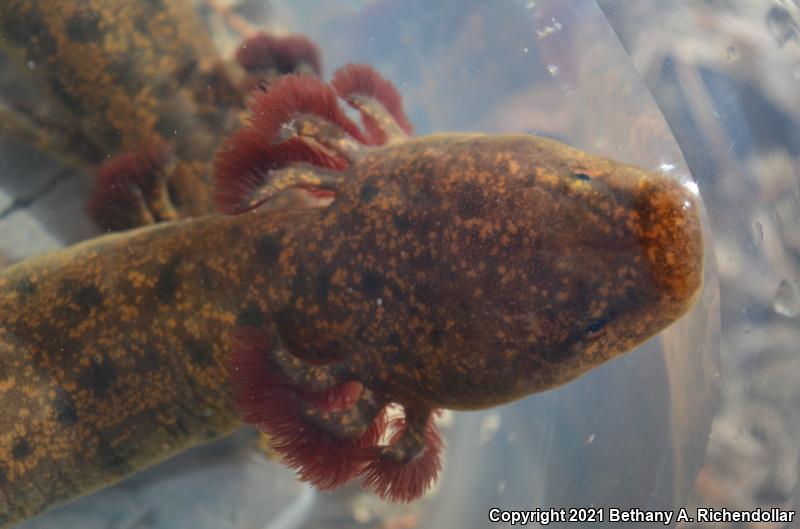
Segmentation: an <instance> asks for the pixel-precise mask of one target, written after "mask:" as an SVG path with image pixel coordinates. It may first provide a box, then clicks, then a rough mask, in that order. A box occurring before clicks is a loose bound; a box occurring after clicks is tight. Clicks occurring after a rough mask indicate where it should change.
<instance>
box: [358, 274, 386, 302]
mask: <svg viewBox="0 0 800 529" xmlns="http://www.w3.org/2000/svg"><path fill="white" fill-rule="evenodd" d="M361 289H362V290H363V291H364V294H366V295H367V297H369V298H378V297H380V296H381V294H383V276H382V275H381V274H379V273H378V272H373V271H371V270H367V271H365V272H363V273H362V274H361Z"/></svg>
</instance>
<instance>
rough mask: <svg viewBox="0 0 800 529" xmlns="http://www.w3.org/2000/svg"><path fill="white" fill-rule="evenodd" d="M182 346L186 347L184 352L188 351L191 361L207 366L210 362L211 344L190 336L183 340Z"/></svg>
mask: <svg viewBox="0 0 800 529" xmlns="http://www.w3.org/2000/svg"><path fill="white" fill-rule="evenodd" d="M183 346H184V347H185V348H186V352H187V353H189V356H190V357H191V359H192V362H194V363H195V364H197V365H199V366H207V365H209V364H210V363H211V358H212V354H211V353H212V350H211V346H210V345H208V344H207V343H206V342H202V341H200V340H195V339H193V338H192V339H189V340H186V341H184V343H183Z"/></svg>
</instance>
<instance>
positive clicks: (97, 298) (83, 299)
mask: <svg viewBox="0 0 800 529" xmlns="http://www.w3.org/2000/svg"><path fill="white" fill-rule="evenodd" d="M59 296H60V297H61V299H62V300H63V303H61V304H58V305H56V306H55V307H54V309H53V314H54V318H55V319H56V320H58V321H60V322H63V323H64V325H65V326H75V325H78V324H79V323H80V322H81V321H83V320H84V319H86V318H87V317H88V316H89V315H90V312H91V310H92V309H93V308H96V307H99V306H100V305H102V304H103V294H102V293H101V292H100V289H99V288H97V287H96V286H94V285H84V284H82V283H81V282H79V281H76V280H74V279H65V280H63V281H62V282H61V283H60V285H59Z"/></svg>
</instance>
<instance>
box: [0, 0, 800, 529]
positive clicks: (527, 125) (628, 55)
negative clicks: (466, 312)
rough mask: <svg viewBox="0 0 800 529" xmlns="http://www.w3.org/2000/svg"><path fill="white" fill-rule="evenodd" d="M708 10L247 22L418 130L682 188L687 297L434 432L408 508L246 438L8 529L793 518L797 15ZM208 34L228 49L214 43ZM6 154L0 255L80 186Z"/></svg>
mask: <svg viewBox="0 0 800 529" xmlns="http://www.w3.org/2000/svg"><path fill="white" fill-rule="evenodd" d="M251 4H255V3H251ZM564 4H566V5H564ZM726 6H727V7H725V8H724V9H726V10H727V11H726V12H725V15H722V14H720V13H718V12H716V11H715V10H714V9H711V8H708V9H706V8H704V7H703V6H702V5H701V3H697V2H685V3H682V2H656V1H652V2H650V1H646V2H637V3H628V2H616V1H611V0H606V1H599V2H597V3H595V2H593V1H588V0H581V1H577V2H570V3H564V2H557V1H554V0H550V1H541V0H537V1H536V2H532V1H524V0H519V1H516V0H508V1H505V2H492V3H486V2H481V1H477V0H475V1H473V0H468V1H455V0H451V1H445V2H440V3H437V4H436V7H435V8H433V7H431V4H430V2H424V1H422V0H414V1H406V2H390V1H378V2H361V1H356V0H352V1H348V2H322V1H317V0H301V1H292V2H289V1H276V2H271V3H270V4H269V8H268V9H266V10H264V9H260V10H256V12H257V13H258V14H259V15H258V16H259V17H260V18H257V20H258V21H260V22H263V23H264V24H267V25H268V27H269V28H271V29H281V30H286V31H291V32H297V33H301V34H304V35H307V36H309V37H310V38H312V39H313V40H315V41H316V42H318V43H320V45H321V47H322V49H323V62H324V76H326V77H327V76H329V75H330V73H331V72H332V71H333V70H335V69H336V68H337V67H338V66H341V65H342V64H345V63H347V62H352V61H355V62H367V63H370V64H372V65H373V66H375V67H376V68H377V69H378V71H380V72H381V73H382V74H383V75H385V76H387V77H388V78H390V79H392V80H393V81H394V82H395V84H396V85H397V86H398V87H399V88H400V91H401V93H402V95H403V98H404V102H405V106H406V109H407V111H408V113H409V115H410V118H411V121H412V122H413V123H414V124H415V127H416V132H417V133H418V134H426V133H430V132H436V131H445V130H451V131H483V132H508V131H536V132H537V133H538V134H541V135H545V136H550V137H553V138H556V139H559V140H561V141H566V142H568V143H571V144H573V145H575V146H577V147H579V148H581V149H584V150H587V151H590V152H593V153H597V154H601V155H605V156H608V157H610V158H614V159H618V160H624V161H627V162H631V163H635V164H637V165H640V166H643V167H647V168H650V169H653V170H660V171H662V172H665V173H667V174H669V175H670V176H671V177H673V178H675V179H678V180H679V181H681V182H683V183H684V184H686V185H687V186H694V188H696V189H698V190H699V196H700V197H701V198H702V200H703V203H704V207H705V209H704V215H705V216H704V229H705V234H706V241H705V243H706V256H707V257H706V270H705V285H704V289H703V291H702V293H701V296H700V299H699V302H698V304H697V305H696V307H695V308H694V309H693V310H692V312H691V313H690V314H689V315H687V316H686V317H685V318H684V319H682V320H681V321H679V322H678V323H677V324H675V325H674V326H672V327H670V328H669V329H668V330H667V331H665V332H664V333H662V335H660V336H659V337H657V338H655V339H653V340H650V341H649V342H647V343H646V344H644V345H642V346H641V347H639V348H638V349H637V350H636V351H635V352H633V353H631V354H629V355H626V356H624V357H622V358H620V359H618V360H616V361H614V362H611V363H609V364H607V365H605V366H603V367H601V368H600V369H597V370H595V371H593V372H591V373H589V374H588V375H586V376H584V377H582V378H580V379H579V380H577V381H575V382H573V383H571V384H568V385H566V386H564V387H562V388H559V389H557V390H554V391H549V392H546V393H543V394H540V395H534V396H531V397H529V398H526V399H524V400H521V401H519V402H516V403H513V404H510V405H507V406H503V407H500V408H495V409H492V410H487V411H484V412H472V413H455V414H453V415H452V417H448V421H449V422H448V423H447V424H445V425H444V426H443V431H444V433H445V438H446V441H447V444H448V446H447V450H446V456H445V467H444V472H443V475H442V476H441V479H440V483H439V486H438V487H437V488H436V490H434V491H433V492H432V493H431V494H429V495H428V496H427V497H426V498H424V499H423V500H421V501H419V502H417V503H414V504H412V505H409V506H397V505H389V504H386V503H383V502H379V501H378V500H376V499H375V497H374V496H373V495H371V494H369V493H365V492H361V491H359V490H358V488H357V487H350V488H347V489H345V490H342V491H338V492H334V493H319V492H315V491H311V490H310V489H308V488H304V487H303V486H302V485H301V484H298V483H297V482H296V481H295V480H294V479H293V477H292V476H291V473H290V472H288V471H287V470H285V469H284V468H283V467H282V466H281V465H279V464H276V463H274V462H272V461H269V460H268V459H267V458H266V457H265V456H264V455H263V453H262V452H261V451H259V449H258V448H257V446H256V439H255V437H254V435H253V434H252V432H247V431H245V432H243V433H241V434H239V435H238V436H237V437H235V438H234V439H232V440H228V441H225V442H222V443H218V444H214V445H211V446H208V447H205V448H203V449H200V450H195V451H191V452H189V453H186V454H184V455H182V456H180V457H179V458H178V459H176V460H173V461H170V462H167V463H166V464H164V465H160V466H157V467H154V468H152V469H149V470H147V471H146V472H144V473H142V474H140V475H138V476H136V477H134V478H133V479H131V480H127V481H125V482H123V483H122V484H120V485H119V486H116V487H112V488H111V489H108V490H105V491H101V492H98V493H96V494H93V495H90V496H88V497H86V498H84V499H81V500H79V501H77V502H75V503H73V504H71V505H68V506H65V507H62V508H59V509H56V510H54V511H52V512H50V513H48V514H46V515H44V516H42V517H41V518H39V519H37V520H32V521H30V522H28V523H27V524H24V525H23V527H28V528H34V527H36V528H45V527H63V526H80V527H87V528H92V527H97V528H100V527H124V528H127V527H131V528H133V527H158V528H172V527H176V528H177V527H194V528H198V529H202V528H204V527H208V528H212V527H213V528H252V527H269V528H271V529H276V528H281V529H283V528H286V529H289V528H294V527H380V526H381V524H383V526H394V527H436V528H441V529H447V528H449V527H453V528H456V527H459V528H460V527H480V526H484V525H486V526H489V524H488V522H486V520H487V518H486V516H487V513H488V511H489V509H490V508H491V507H493V506H498V505H499V506H503V507H506V508H511V509H532V508H535V507H542V508H549V507H551V506H556V507H560V506H565V507H571V506H574V507H589V506H626V507H627V506H630V507H634V506H635V507H640V508H643V509H677V508H680V507H683V506H689V507H690V508H692V509H693V508H694V507H696V506H726V507H729V508H731V509H752V508H756V507H761V508H769V507H772V506H779V507H782V508H794V507H796V505H797V502H798V498H797V497H796V495H797V493H796V491H797V490H800V487H798V486H797V485H798V482H800V477H799V476H798V472H797V471H796V469H797V465H796V461H797V458H798V457H800V452H798V447H797V446H796V442H793V441H792V440H793V439H797V436H798V434H800V416H798V413H800V412H798V411H797V410H796V408H797V407H796V405H795V404H794V403H796V402H797V398H798V394H797V393H796V390H795V388H798V387H800V384H798V376H797V375H795V373H798V372H800V371H799V370H798V368H799V367H800V365H798V362H800V359H799V358H798V356H797V354H796V344H797V340H798V339H800V332H798V329H797V325H796V324H797V322H796V319H793V318H796V317H797V315H798V314H800V289H799V288H798V282H797V281H798V280H797V277H798V276H799V274H800V270H798V263H797V256H798V255H800V251H798V249H800V239H798V236H797V235H796V234H797V233H798V231H797V228H798V226H797V219H798V216H797V215H796V213H797V212H798V211H799V210H798V208H799V207H800V199H798V193H797V189H798V187H797V181H798V177H800V174H798V172H797V167H800V164H799V163H798V152H800V140H799V139H798V138H800V125H799V124H800V113H799V112H800V111H798V109H800V105H798V103H800V101H798V99H797V97H798V96H797V93H798V92H797V90H796V81H792V80H790V77H791V75H792V72H794V71H796V68H797V64H798V47H797V29H796V28H797V20H798V19H797V16H796V13H797V10H796V9H795V7H796V6H793V5H792V4H791V2H783V3H781V4H780V5H777V4H776V6H773V7H771V8H769V9H766V8H763V7H760V3H758V2H748V1H744V0H740V1H734V2H727V3H726ZM249 8H250V9H252V8H253V7H252V6H250V7H249ZM210 19H211V27H212V29H214V31H215V34H216V38H217V44H218V45H219V46H221V47H222V48H223V49H229V46H230V45H231V43H232V42H234V41H235V38H234V37H232V36H231V35H230V34H229V33H227V32H226V31H227V30H225V29H224V25H221V24H220V23H219V20H215V19H214V18H213V17H210ZM226 46H228V48H226ZM27 65H28V67H29V68H31V70H34V69H39V68H40V65H38V64H37V63H36V62H35V61H29V62H28V63H27ZM4 82H5V81H4ZM2 86H5V84H3V85H2ZM4 93H5V92H4ZM20 97H21V96H20ZM20 149H21V148H20V147H19V146H17V145H16V144H11V143H9V142H2V143H0V159H2V160H3V162H4V165H3V167H0V188H2V193H3V196H2V198H0V208H2V209H0V248H2V251H3V252H4V253H5V254H6V256H7V257H8V258H9V259H11V260H16V259H20V258H23V257H25V256H27V255H33V254H36V253H40V252H42V251H44V250H46V249H51V248H55V247H58V246H60V245H62V244H66V243H71V242H76V241H78V240H81V239H84V238H86V237H88V236H90V235H92V234H93V233H94V232H93V230H94V228H92V226H91V223H89V222H88V221H87V220H86V217H85V214H84V211H83V202H84V200H85V196H86V194H87V193H88V187H89V185H88V184H87V181H86V179H82V178H81V177H80V176H79V175H78V176H76V175H75V174H74V173H69V174H68V175H66V176H65V175H64V174H62V173H59V171H62V170H63V169H62V168H60V167H58V166H57V165H55V164H53V163H52V162H50V161H48V160H46V159H45V158H43V157H42V156H39V155H35V154H34V153H35V151H33V150H30V149H29V150H20ZM21 174H24V175H29V176H27V177H26V178H21V177H20V176H19V175H21ZM59 175H60V176H59ZM20 199H22V200H20ZM718 265H719V266H718ZM723 388H724V391H723ZM786 469H789V470H786ZM792 469H794V470H792ZM501 526H502V525H493V527H501ZM603 526H610V525H607V524H595V525H593V527H603ZM687 526H691V527H703V525H702V524H700V523H696V524H689V525H687Z"/></svg>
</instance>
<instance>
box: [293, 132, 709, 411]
mask: <svg viewBox="0 0 800 529" xmlns="http://www.w3.org/2000/svg"><path fill="white" fill-rule="evenodd" d="M352 171H353V173H354V175H355V178H354V179H353V180H352V181H351V182H350V183H349V184H348V185H346V186H345V187H344V188H343V190H342V191H341V193H340V194H339V196H338V197H337V199H336V201H335V202H334V203H333V204H332V205H331V206H330V207H329V208H328V209H327V210H326V211H325V212H324V213H323V221H322V222H321V223H320V226H319V228H318V230H317V231H316V233H315V234H314V235H313V236H312V238H313V239H314V240H313V242H311V243H310V246H311V247H313V248H316V249H317V250H318V251H317V252H316V253H315V254H314V255H306V256H304V259H306V260H307V262H318V263H319V270H320V273H321V274H322V275H321V276H320V275H319V274H318V275H316V276H314V277H312V278H310V279H309V283H308V284H307V288H306V287H303V286H300V287H299V288H297V289H296V291H295V294H296V298H295V302H296V303H299V304H300V306H304V307H308V306H313V307H314V308H315V310H319V312H317V313H315V316H314V317H312V318H310V319H309V318H303V320H304V324H303V325H302V328H303V331H301V334H302V335H304V336H306V337H311V336H316V337H323V338H322V339H323V343H320V342H317V343H316V344H312V343H311V342H305V343H302V345H301V342H303V340H299V341H298V342H297V348H298V349H303V348H306V349H313V348H314V347H315V346H317V345H318V346H319V347H321V349H323V350H326V349H327V350H334V349H335V350H336V354H337V355H341V356H345V357H348V356H350V357H352V360H353V362H355V363H356V364H357V365H358V366H359V367H358V369H359V372H360V379H361V380H364V381H369V382H365V383H366V384H368V385H369V384H372V385H373V386H377V387H383V388H384V390H385V391H386V392H387V393H388V394H390V395H392V396H393V398H396V399H397V400H400V401H404V400H421V401H424V402H425V404H427V405H430V406H432V407H447V408H456V409H459V408H460V409H470V408H480V407H485V406H490V405H494V404H498V403H502V402H507V401H510V400H513V399H516V398H519V397H522V396H524V395H527V394H529V393H532V392H536V391H540V390H543V389H547V388H549V387H552V386H556V385H559V384H562V383H564V382H567V381H568V380H571V379H573V378H575V377H577V376H579V375H580V374H582V373H585V372H586V371H588V370H590V369H592V368H594V367H596V366H598V365H600V364H601V363H603V362H605V361H607V360H609V359H611V358H613V357H615V356H617V355H619V354H622V353H624V352H627V351H629V350H630V349H632V348H633V347H634V346H636V345H637V344H639V343H641V342H642V341H644V340H646V339H648V338H649V337H651V336H653V335H654V334H656V333H658V332H659V331H661V330H662V329H664V328H665V327H666V326H668V325H669V324H670V323H672V322H674V321H675V320H676V319H678V318H679V317H680V316H682V315H683V314H684V313H685V312H686V311H687V310H688V309H689V308H690V307H691V305H692V304H693V302H694V300H695V297H696V295H697V292H698V290H699V288H700V285H701V281H702V240H701V233H700V225H699V220H698V208H697V205H696V203H695V198H694V196H693V195H692V193H691V192H690V191H689V190H687V189H686V188H685V187H684V186H682V185H681V184H679V183H677V182H675V181H673V180H671V179H670V178H668V177H666V176H663V175H660V174H655V173H650V172H646V171H644V170H641V169H638V168H635V167H632V166H628V165H624V164H621V163H618V162H613V161H610V160H606V159H602V158H598V157H594V156H591V155H588V154H586V153H583V152H581V151H578V150H576V149H573V148H571V147H568V146H566V145H563V144H560V143H557V142H554V141H551V140H547V139H543V138H537V137H532V136H527V135H506V136H482V135H456V134H450V135H435V136H429V137H422V138H418V139H415V140H410V141H408V142H405V143H403V144H401V145H399V146H396V147H387V148H384V149H381V150H378V151H376V152H374V153H373V154H370V155H368V156H367V157H366V158H364V159H363V160H361V161H359V162H358V163H357V164H355V166H354V167H353V168H352ZM320 278H322V279H320ZM328 278H330V280H328ZM320 281H323V282H324V283H325V285H326V291H325V297H324V299H321V298H320V297H319V291H318V290H316V291H313V287H314V284H316V285H319V282H320ZM315 282H316V283H315ZM311 292H316V293H315V294H313V295H312V294H311ZM307 294H308V295H307ZM298 338H299V336H298ZM331 344H335V345H331Z"/></svg>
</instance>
